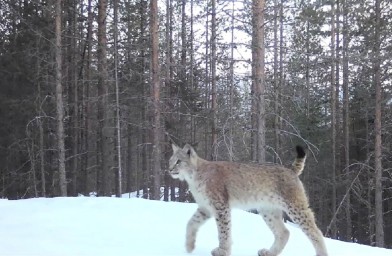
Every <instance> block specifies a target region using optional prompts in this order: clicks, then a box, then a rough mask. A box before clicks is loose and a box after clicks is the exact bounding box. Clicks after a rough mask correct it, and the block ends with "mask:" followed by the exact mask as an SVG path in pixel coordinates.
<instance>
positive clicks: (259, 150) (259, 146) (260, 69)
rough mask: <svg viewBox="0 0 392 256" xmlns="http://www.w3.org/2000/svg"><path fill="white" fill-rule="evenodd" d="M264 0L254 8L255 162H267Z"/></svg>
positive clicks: (255, 4)
mask: <svg viewBox="0 0 392 256" xmlns="http://www.w3.org/2000/svg"><path fill="white" fill-rule="evenodd" d="M264 4H265V3H264V0H253V6H252V29H253V33H252V87H253V88H254V90H253V91H254V97H253V103H252V105H253V106H254V107H253V109H254V111H255V113H253V114H255V117H256V122H255V124H256V131H257V133H256V136H254V139H256V141H257V143H256V147H255V148H254V150H255V152H254V157H255V158H254V159H253V160H254V161H257V162H258V163H263V162H265V153H266V150H265V146H266V142H265V99H264V94H265V74H264V48H265V47H264Z"/></svg>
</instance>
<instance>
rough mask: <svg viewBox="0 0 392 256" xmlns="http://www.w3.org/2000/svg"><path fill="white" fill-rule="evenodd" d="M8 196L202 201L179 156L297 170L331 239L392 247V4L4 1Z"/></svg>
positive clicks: (0, 174)
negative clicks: (174, 159)
mask: <svg viewBox="0 0 392 256" xmlns="http://www.w3.org/2000/svg"><path fill="white" fill-rule="evenodd" d="M0 44H1V47H0V163H1V164H0V178H1V182H0V197H1V198H7V199H26V198H34V197H58V196H79V195H84V196H114V195H116V196H120V195H121V194H124V193H129V192H133V191H137V195H138V196H139V197H143V198H146V199H154V200H165V201H180V202H192V200H193V199H192V196H191V194H190V193H188V190H187V186H186V184H184V183H182V182H179V181H176V180H173V179H172V178H171V177H170V176H169V175H168V173H167V171H166V170H167V168H168V159H169V158H170V156H171V154H172V150H171V144H172V143H176V144H178V145H179V146H183V145H185V144H186V143H189V144H191V145H193V146H194V147H195V148H196V150H197V152H198V154H199V156H201V157H203V158H205V159H208V160H226V161H236V162H255V163H263V162H272V163H278V164H284V165H288V166H289V165H290V164H291V163H292V161H293V159H294V158H295V146H296V145H303V146H304V147H306V148H307V155H308V156H307V162H306V166H305V170H304V173H303V174H302V175H301V176H300V179H301V180H302V181H303V183H304V186H305V188H306V190H307V193H308V196H309V200H310V206H311V208H312V209H313V210H314V212H315V215H316V218H317V222H318V225H319V227H320V229H321V230H322V232H323V233H324V235H325V236H327V237H331V238H335V239H339V240H342V241H351V242H356V243H361V244H368V245H372V246H378V247H385V248H392V232H388V231H389V230H391V229H392V169H391V168H392V134H391V133H390V132H389V131H390V130H391V126H392V94H391V90H392V5H391V4H390V1H389V0H372V1H370V0H361V1H359V0H311V1H303V0H177V1H174V0H16V1H15V0H0Z"/></svg>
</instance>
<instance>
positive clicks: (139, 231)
mask: <svg viewBox="0 0 392 256" xmlns="http://www.w3.org/2000/svg"><path fill="white" fill-rule="evenodd" d="M196 208H197V206H196V205H195V204H190V203H176V202H163V201H150V200H145V199H139V198H109V197H108V198H103V197H75V198H69V197H68V198H36V199H26V200H17V201H11V200H6V199H1V200H0V255H1V256H8V255H12V256H15V255H37V256H38V255H39V256H41V255H42V256H57V255H64V256H78V255H83V256H88V255H91V256H93V255H94V256H97V255H105V256H106V255H107V256H110V255H116V256H121V255H131V256H149V255H167V256H183V255H192V256H202V255H203V256H206V255H210V251H211V250H212V249H213V248H215V247H216V246H217V244H218V239H217V231H216V227H215V221H214V220H212V219H211V220H209V221H208V222H207V223H206V224H205V225H204V226H202V227H201V229H200V231H199V233H198V237H197V241H196V249H195V251H194V252H192V253H191V254H188V253H186V251H185V246H184V244H185V235H184V234H185V226H186V223H187V221H188V219H189V218H190V217H191V215H192V214H193V212H194V211H195V210H196ZM232 215H233V221H232V225H233V250H232V255H233V256H251V255H257V251H258V250H259V249H261V248H269V246H270V245H271V244H272V241H273V236H272V233H271V232H270V231H269V230H268V228H267V227H266V225H265V223H264V221H263V220H262V218H261V217H260V216H258V215H255V214H251V213H248V212H245V211H240V210H233V214H232ZM287 226H288V228H289V230H290V233H291V235H290V239H289V242H288V244H287V246H286V248H285V249H284V251H283V253H282V254H281V255H283V256H290V255H291V256H297V255H301V256H307V255H309V256H310V255H314V254H315V252H314V249H313V247H312V245H311V244H310V242H309V241H308V239H307V238H306V237H305V235H304V234H303V233H302V232H301V231H300V230H299V229H298V228H296V227H295V226H294V225H291V224H287ZM326 243H327V247H328V250H329V253H330V255H331V256H339V255H341V256H350V255H353V256H354V255H355V256H368V255H377V256H384V255H385V256H387V255H388V256H391V255H392V250H387V249H381V248H374V247H369V246H364V245H359V244H354V243H344V242H340V241H335V240H331V239H326Z"/></svg>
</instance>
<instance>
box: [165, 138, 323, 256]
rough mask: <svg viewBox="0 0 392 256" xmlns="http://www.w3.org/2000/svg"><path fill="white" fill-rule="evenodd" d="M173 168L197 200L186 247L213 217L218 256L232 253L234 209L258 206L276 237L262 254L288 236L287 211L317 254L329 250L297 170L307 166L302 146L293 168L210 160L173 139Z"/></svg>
mask: <svg viewBox="0 0 392 256" xmlns="http://www.w3.org/2000/svg"><path fill="white" fill-rule="evenodd" d="M172 148H173V155H172V157H171V158H170V160H169V172H170V174H171V176H172V177H173V178H175V179H180V180H185V181H186V182H187V183H188V186H189V189H190V191H191V193H192V195H193V197H194V199H195V200H196V202H197V204H198V209H197V210H196V212H195V213H194V214H193V216H192V217H191V219H190V220H189V222H188V224H187V227H186V250H187V251H188V252H192V251H193V249H194V248H195V242H196V233H197V231H198V229H199V228H200V226H201V225H203V224H204V223H205V222H206V221H207V220H208V219H209V218H211V217H214V218H215V220H216V224H217V228H218V238H219V246H218V247H217V248H215V249H213V250H212V251H211V255H213V256H229V255H231V243H232V242H231V209H232V208H240V209H245V210H249V209H257V210H258V211H259V213H260V215H261V216H262V217H263V219H264V220H265V222H266V223H267V225H268V227H269V228H270V229H271V231H272V232H273V234H274V237H275V240H274V242H273V244H272V246H271V248H270V249H261V250H259V251H258V255H259V256H276V255H279V254H280V253H281V252H282V250H283V248H284V247H285V245H286V243H287V241H288V239H289V231H288V229H287V228H286V227H285V225H284V222H283V216H282V214H283V212H286V213H287V214H288V216H289V217H290V218H291V219H292V220H293V221H294V222H295V223H296V224H298V225H299V227H300V228H301V229H302V231H303V232H304V233H305V234H306V236H307V237H308V238H309V239H310V241H311V242H312V244H313V246H314V248H315V250H316V253H317V255H318V256H327V255H328V254H327V250H326V246H325V244H324V238H323V235H322V233H321V232H320V230H319V229H318V227H317V225H316V223H315V218H314V216H313V212H312V210H311V209H310V208H309V203H308V199H307V196H306V194H305V190H304V188H303V185H302V182H301V181H300V179H299V178H298V175H300V174H301V173H302V170H303V169H304V166H305V158H306V154H305V151H304V149H303V148H302V147H300V146H297V147H296V150H297V158H296V159H295V161H294V163H293V167H292V168H286V167H284V166H281V165H272V164H262V165H256V164H241V163H233V162H224V161H207V160H204V159H202V158H200V157H199V156H198V155H197V153H196V151H195V150H194V149H193V148H192V147H191V146H190V145H185V146H184V148H182V149H181V148H179V147H178V146H177V145H175V144H172Z"/></svg>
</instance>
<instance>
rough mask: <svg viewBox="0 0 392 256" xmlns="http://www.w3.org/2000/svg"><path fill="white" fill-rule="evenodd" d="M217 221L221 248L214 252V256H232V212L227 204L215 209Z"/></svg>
mask: <svg viewBox="0 0 392 256" xmlns="http://www.w3.org/2000/svg"><path fill="white" fill-rule="evenodd" d="M215 220H216V225H217V227H218V238H219V247H217V248H215V249H214V250H212V252H211V254H212V256H229V255H231V211H230V207H229V206H228V205H226V204H222V205H219V206H218V207H216V208H215Z"/></svg>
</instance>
